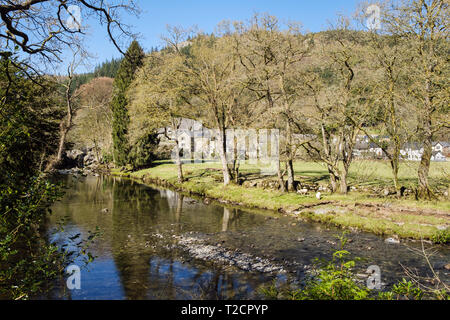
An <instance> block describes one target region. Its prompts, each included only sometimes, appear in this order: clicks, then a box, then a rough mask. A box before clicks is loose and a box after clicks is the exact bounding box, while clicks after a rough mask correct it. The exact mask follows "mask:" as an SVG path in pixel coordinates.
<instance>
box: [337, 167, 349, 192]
mask: <svg viewBox="0 0 450 320" xmlns="http://www.w3.org/2000/svg"><path fill="white" fill-rule="evenodd" d="M339 183H340V187H339V189H340V193H342V194H347V193H348V186H347V169H345V168H344V169H343V170H342V172H341V174H340V175H339Z"/></svg>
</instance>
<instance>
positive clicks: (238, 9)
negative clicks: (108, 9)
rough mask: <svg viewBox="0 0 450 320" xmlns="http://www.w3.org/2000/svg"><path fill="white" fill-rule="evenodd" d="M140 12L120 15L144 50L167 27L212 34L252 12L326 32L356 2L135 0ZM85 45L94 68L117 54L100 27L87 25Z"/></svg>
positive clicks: (243, 18) (156, 42) (152, 44)
mask: <svg viewBox="0 0 450 320" xmlns="http://www.w3.org/2000/svg"><path fill="white" fill-rule="evenodd" d="M137 2H138V3H139V4H140V7H141V9H142V10H143V12H142V14H141V16H140V17H139V18H136V17H130V16H124V18H125V19H124V20H125V22H126V23H128V24H131V25H133V26H134V27H135V30H136V31H137V32H138V33H140V34H141V36H142V37H141V38H140V39H139V41H140V43H141V45H142V46H143V47H144V49H145V50H146V51H147V50H149V49H150V48H152V47H155V46H160V45H161V43H162V42H161V40H160V38H161V35H163V34H164V33H165V31H166V26H167V25H176V26H183V27H190V26H193V25H196V26H197V27H198V29H199V30H202V31H205V32H213V31H214V28H215V27H216V26H217V24H218V23H219V22H220V21H223V20H231V21H234V20H246V19H249V18H251V17H252V16H253V14H254V13H255V12H259V13H269V14H271V15H275V16H277V17H278V18H279V19H280V20H285V21H288V20H294V21H300V22H301V23H302V24H303V26H304V29H305V30H308V31H313V32H316V31H321V30H325V29H327V27H328V26H329V25H328V21H333V20H334V19H335V18H336V15H337V14H338V13H344V14H351V13H353V12H354V11H355V9H356V6H357V4H358V3H359V2H360V1H359V0H334V1H333V0H227V1H219V0H209V1H207V0H166V1H164V0H162V1H161V0H160V1H153V0H138V1H137ZM88 24H90V25H91V26H90V29H89V36H88V40H87V46H88V49H89V52H90V53H91V54H93V55H94V56H95V57H96V58H95V59H92V61H91V64H92V65H96V64H98V63H101V62H103V61H105V60H107V59H111V58H112V57H119V56H120V54H119V52H118V51H117V50H116V49H115V48H114V47H113V45H112V44H111V43H110V41H109V40H108V37H107V35H106V32H105V30H104V28H102V27H101V26H100V25H98V24H95V23H93V22H92V23H91V22H90V21H88Z"/></svg>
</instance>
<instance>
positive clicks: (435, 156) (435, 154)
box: [431, 151, 447, 162]
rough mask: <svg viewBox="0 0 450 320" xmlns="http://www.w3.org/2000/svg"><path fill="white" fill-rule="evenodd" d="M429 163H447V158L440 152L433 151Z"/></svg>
mask: <svg viewBox="0 0 450 320" xmlns="http://www.w3.org/2000/svg"><path fill="white" fill-rule="evenodd" d="M431 161H436V162H443V161H447V157H446V156H445V155H444V154H443V153H442V152H440V151H434V152H433V154H432V155H431Z"/></svg>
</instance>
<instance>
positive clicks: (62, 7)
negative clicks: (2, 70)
mask: <svg viewBox="0 0 450 320" xmlns="http://www.w3.org/2000/svg"><path fill="white" fill-rule="evenodd" d="M74 6H77V7H74ZM73 8H79V10H80V11H79V14H78V13H76V12H75V11H74V10H73ZM123 12H128V13H131V14H138V13H139V9H138V7H137V6H136V4H135V2H134V1H133V0H112V1H108V2H106V1H103V0H23V1H13V0H5V1H2V4H0V19H1V20H0V44H1V47H2V48H4V49H3V51H1V52H0V54H1V55H3V56H5V55H7V54H8V53H10V52H15V51H16V50H20V51H22V52H23V53H25V54H26V55H27V56H28V57H31V56H34V57H37V58H38V59H40V62H41V63H42V62H44V63H53V62H60V61H61V57H60V55H61V54H62V52H63V51H64V50H65V49H66V48H67V47H70V46H72V45H73V44H74V43H79V42H80V39H81V38H80V37H79V35H84V34H85V31H86V28H84V27H83V24H82V21H78V20H81V18H90V17H95V18H96V19H97V21H99V23H100V24H101V25H105V26H106V31H107V33H108V36H109V38H110V40H111V41H112V43H113V44H114V46H115V47H116V48H117V49H118V50H119V51H120V52H121V53H122V54H124V51H122V49H121V46H120V44H121V42H122V41H123V40H124V39H125V38H126V39H128V38H130V37H134V36H135V35H134V34H133V33H131V31H130V28H129V26H128V25H125V24H124V23H123V22H121V16H120V15H121V13H123ZM68 20H71V21H72V24H71V25H69V24H68V23H67V21H68ZM33 66H36V64H35V63H33V62H32V61H30V59H28V61H25V60H23V61H22V62H21V67H22V69H26V68H30V67H33ZM33 70H35V69H34V68H33Z"/></svg>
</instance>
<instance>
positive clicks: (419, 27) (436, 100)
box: [382, 0, 450, 199]
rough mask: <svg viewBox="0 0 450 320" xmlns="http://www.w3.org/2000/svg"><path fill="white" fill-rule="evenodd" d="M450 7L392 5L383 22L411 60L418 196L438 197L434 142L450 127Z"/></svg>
mask: <svg viewBox="0 0 450 320" xmlns="http://www.w3.org/2000/svg"><path fill="white" fill-rule="evenodd" d="M449 19H450V8H449V3H448V1H446V0H413V1H404V0H402V1H397V2H389V6H386V7H385V10H384V11H383V19H382V22H383V24H384V25H385V28H386V29H387V32H388V33H389V34H392V35H397V36H399V37H401V38H402V39H403V40H404V41H405V43H406V44H407V48H408V49H407V50H405V51H404V52H403V54H404V55H407V56H408V57H409V58H410V61H411V63H410V64H409V66H408V75H409V77H408V81H409V93H410V95H411V97H413V98H414V100H415V101H414V102H415V104H416V105H417V107H418V109H417V122H418V126H417V137H418V139H419V141H420V142H421V144H422V147H423V154H422V158H421V162H420V165H419V170H418V182H419V189H418V195H419V197H422V198H428V199H429V198H432V197H434V195H433V193H432V191H431V189H430V185H429V181H428V174H429V170H430V161H431V156H432V147H433V146H432V143H433V138H434V137H435V135H436V133H438V132H439V131H440V130H443V129H446V130H448V129H449V128H450V122H449V118H448V110H449V109H448V108H449V105H448V101H449V91H448V88H449V81H450V80H449V79H450V73H449V72H450V71H449V68H448V52H449V42H448V36H449V33H448V32H449V30H448V26H449V24H450V21H449Z"/></svg>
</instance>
